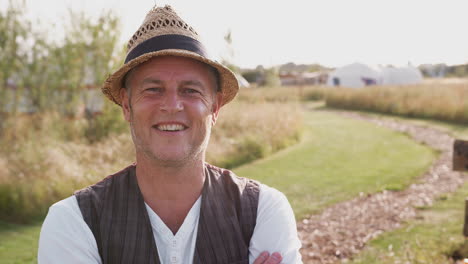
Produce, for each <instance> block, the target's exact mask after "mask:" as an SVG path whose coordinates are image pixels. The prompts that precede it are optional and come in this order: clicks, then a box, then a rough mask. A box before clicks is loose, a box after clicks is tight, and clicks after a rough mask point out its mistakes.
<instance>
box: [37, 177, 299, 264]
mask: <svg viewBox="0 0 468 264" xmlns="http://www.w3.org/2000/svg"><path fill="white" fill-rule="evenodd" d="M200 204H201V196H200V198H198V200H197V201H196V202H195V204H194V205H193V206H192V208H191V209H190V211H189V213H188V214H187V216H186V218H185V220H184V222H183V224H182V226H181V227H180V228H179V230H178V231H177V233H176V234H175V235H174V234H173V233H172V231H171V230H170V229H169V228H168V227H167V226H166V225H165V224H164V222H163V221H162V220H161V219H160V218H159V216H158V215H157V214H156V213H155V212H154V211H153V210H152V209H151V208H150V207H149V206H148V205H146V210H147V211H148V215H149V219H150V222H151V227H152V229H153V234H154V239H155V241H156V244H157V245H158V246H157V249H158V254H159V259H160V260H161V263H162V264H177V263H182V264H185V263H192V260H193V256H194V252H195V243H196V238H197V230H198V219H199V217H200ZM300 247H301V242H300V240H299V238H298V236H297V229H296V221H295V219H294V213H293V211H292V209H291V206H290V204H289V202H288V200H287V198H286V196H284V194H283V193H281V192H279V191H278V190H276V189H274V188H271V187H269V186H267V185H264V184H260V196H259V203H258V209H257V223H256V226H255V229H254V233H253V235H252V238H251V241H250V246H249V262H250V263H253V261H254V260H255V259H256V258H257V257H258V256H259V255H260V253H261V252H263V251H269V252H270V253H273V252H279V253H280V254H281V255H282V256H283V261H282V263H285V264H289V263H291V264H293V263H294V264H296V263H302V260H301V255H300V252H299V249H300ZM38 263H47V264H55V263H57V264H59V263H60V264H62V263H70V264H73V263H90V264H101V263H102V262H101V258H100V256H99V252H98V248H97V244H96V240H95V239H94V236H93V233H92V232H91V230H90V229H89V227H88V225H87V224H86V222H85V221H84V220H83V216H82V214H81V211H80V208H79V206H78V202H77V200H76V197H75V196H71V197H68V198H66V199H64V200H62V201H59V202H57V203H55V204H54V205H52V206H51V207H50V208H49V213H48V214H47V217H46V219H45V220H44V223H43V225H42V229H41V234H40V239H39V250H38Z"/></svg>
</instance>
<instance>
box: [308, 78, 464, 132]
mask: <svg viewBox="0 0 468 264" xmlns="http://www.w3.org/2000/svg"><path fill="white" fill-rule="evenodd" d="M321 93H323V89H318V90H317V91H315V92H312V91H311V94H319V95H320V94H321ZM323 97H324V98H325V101H326V105H327V106H328V107H332V108H340V109H348V110H361V111H369V112H378V113H385V114H392V115H399V116H406V117H416V118H423V119H434V120H440V121H446V122H452V123H459V124H468V100H466V98H468V80H460V81H459V82H445V83H444V82H438V81H428V82H424V83H422V84H415V85H407V86H368V87H365V88H362V89H349V88H333V89H329V90H327V91H326V93H325V94H324V96H323Z"/></svg>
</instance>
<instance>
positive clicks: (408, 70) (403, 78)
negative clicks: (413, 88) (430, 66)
mask: <svg viewBox="0 0 468 264" xmlns="http://www.w3.org/2000/svg"><path fill="white" fill-rule="evenodd" d="M380 74H381V81H380V84H382V85H404V84H415V83H420V82H422V79H423V76H422V74H421V71H419V69H417V68H415V67H412V66H408V67H402V68H393V67H382V68H381V69H380Z"/></svg>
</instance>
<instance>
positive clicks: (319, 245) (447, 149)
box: [298, 112, 467, 263]
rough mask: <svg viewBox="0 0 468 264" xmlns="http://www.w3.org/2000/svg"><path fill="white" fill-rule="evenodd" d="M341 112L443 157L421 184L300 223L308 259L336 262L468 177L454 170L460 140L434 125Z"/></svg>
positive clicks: (369, 197)
mask: <svg viewBox="0 0 468 264" xmlns="http://www.w3.org/2000/svg"><path fill="white" fill-rule="evenodd" d="M338 113H340V114H341V115H344V116H347V117H350V118H355V119H361V120H365V121H369V122H372V123H375V124H377V125H379V126H382V127H386V128H389V129H392V130H395V131H399V132H403V133H406V134H408V135H409V136H410V137H411V138H412V139H414V140H415V141H417V142H420V143H423V144H426V145H428V146H429V147H431V148H433V149H436V150H438V151H440V153H441V154H440V156H439V158H438V159H437V160H436V161H435V162H434V163H433V164H432V165H431V167H430V169H429V170H428V171H427V172H426V173H424V175H422V176H421V177H420V178H419V179H418V180H417V182H415V183H414V184H412V185H411V186H410V187H409V188H408V189H406V190H404V191H397V192H395V191H393V192H391V191H383V192H380V193H376V194H372V195H367V194H361V195H360V197H357V198H355V199H353V200H349V201H346V202H342V203H339V204H336V205H334V206H332V207H329V208H327V209H325V210H324V211H323V212H322V213H321V214H318V215H313V216H311V217H310V218H308V219H304V220H302V221H301V222H300V223H298V230H299V236H300V238H301V240H302V246H303V249H302V250H301V252H302V256H303V257H302V258H303V261H304V263H334V262H337V261H338V260H345V259H348V258H350V257H351V256H352V255H354V254H356V253H358V252H359V251H360V250H361V249H362V248H363V247H364V245H365V244H366V242H367V241H369V240H371V239H373V238H375V237H377V236H378V235H379V234H381V233H383V232H386V231H389V230H392V229H395V228H398V227H400V224H401V223H402V221H403V220H408V219H411V218H413V217H415V216H416V207H418V206H430V205H431V204H432V202H433V201H434V199H435V198H437V197H438V196H440V195H441V194H443V193H447V192H453V191H455V190H456V189H457V188H458V187H460V186H461V185H462V184H463V182H464V181H465V180H467V177H466V175H465V174H463V173H459V172H455V171H452V146H453V141H454V138H452V137H451V136H449V135H447V134H445V133H443V132H441V131H439V130H436V129H434V128H428V127H421V126H416V125H412V124H409V123H401V122H397V121H394V120H390V119H385V118H375V117H370V116H367V115H362V114H358V113H354V112H338Z"/></svg>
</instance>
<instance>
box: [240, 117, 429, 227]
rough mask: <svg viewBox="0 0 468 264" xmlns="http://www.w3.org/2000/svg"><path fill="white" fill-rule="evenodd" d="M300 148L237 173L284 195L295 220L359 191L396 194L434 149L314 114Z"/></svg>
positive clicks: (426, 162) (421, 169)
mask: <svg viewBox="0 0 468 264" xmlns="http://www.w3.org/2000/svg"><path fill="white" fill-rule="evenodd" d="M304 123H305V130H304V135H303V141H302V142H301V144H298V145H296V146H293V147H291V148H288V149H286V150H284V151H281V152H279V153H277V154H275V155H273V156H271V157H269V158H266V159H263V160H259V161H256V162H254V163H252V164H248V165H246V166H242V167H240V168H238V169H235V172H236V173H237V174H238V175H240V176H245V177H251V178H254V179H257V180H260V181H261V182H263V183H265V184H268V185H270V186H273V187H275V188H277V189H279V190H280V191H282V192H284V193H285V194H286V196H287V197H288V199H289V201H290V202H291V205H292V207H293V208H294V211H295V214H296V218H297V219H301V218H303V217H305V216H306V215H308V214H311V213H316V212H318V211H319V210H321V209H323V208H325V207H326V206H329V205H331V204H333V203H336V202H339V201H344V200H346V199H350V198H353V197H355V196H357V195H359V193H360V192H363V193H373V192H377V191H381V190H383V189H391V190H399V189H404V188H405V187H406V186H408V185H409V184H410V183H411V182H412V181H413V180H414V178H415V177H417V176H419V175H421V174H422V173H423V172H424V171H425V170H426V169H427V168H428V166H429V165H430V164H431V162H432V160H433V159H434V157H435V155H436V154H435V153H434V151H432V150H431V149H429V148H428V147H425V146H422V145H419V144H417V143H415V142H413V141H412V140H411V139H410V138H408V137H407V136H406V135H403V134H401V133H396V132H392V131H389V130H387V129H384V128H380V127H377V126H375V125H373V124H369V123H367V122H364V121H358V120H352V119H347V118H344V117H340V116H338V115H334V114H330V113H325V112H320V111H315V112H309V113H307V114H305V116H304Z"/></svg>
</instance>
